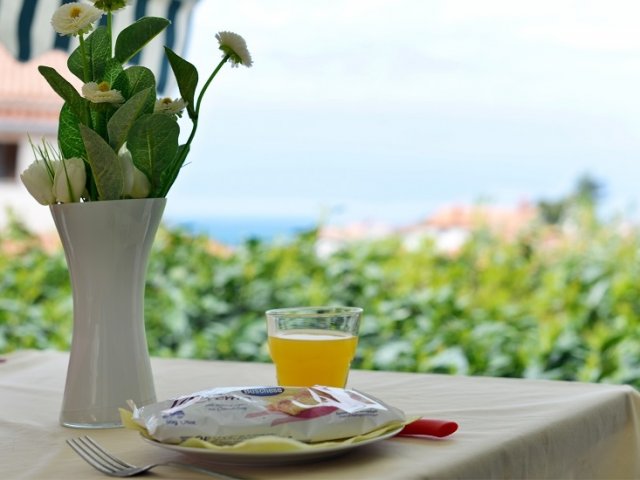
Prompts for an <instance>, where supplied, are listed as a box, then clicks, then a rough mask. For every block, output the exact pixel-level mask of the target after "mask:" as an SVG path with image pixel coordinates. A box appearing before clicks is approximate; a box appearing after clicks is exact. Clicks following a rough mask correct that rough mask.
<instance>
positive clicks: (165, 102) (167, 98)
mask: <svg viewBox="0 0 640 480" xmlns="http://www.w3.org/2000/svg"><path fill="white" fill-rule="evenodd" d="M161 102H162V103H163V104H164V105H169V104H170V103H171V102H173V100H171V99H170V98H169V97H165V98H163V99H162V100H161Z"/></svg>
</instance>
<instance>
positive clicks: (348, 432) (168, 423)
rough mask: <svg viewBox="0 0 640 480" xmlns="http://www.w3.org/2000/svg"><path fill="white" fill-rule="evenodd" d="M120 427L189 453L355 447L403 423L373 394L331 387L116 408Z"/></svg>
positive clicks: (238, 392) (215, 392)
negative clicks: (194, 450) (251, 448)
mask: <svg viewBox="0 0 640 480" xmlns="http://www.w3.org/2000/svg"><path fill="white" fill-rule="evenodd" d="M121 415H122V419H123V423H124V424H125V426H126V427H129V428H133V429H137V430H140V431H141V432H142V434H143V435H144V436H146V437H147V438H150V439H152V440H155V441H158V442H161V443H168V444H176V445H181V446H189V447H204V448H218V447H228V446H239V447H242V446H243V445H247V444H248V445H250V446H251V445H253V446H258V445H261V446H262V447H263V448H261V449H267V450H269V449H270V447H272V448H273V449H274V450H276V451H282V450H294V449H298V448H299V446H300V445H299V444H306V445H313V444H319V443H325V444H326V442H331V441H340V442H343V441H348V442H349V443H351V442H357V441H358V439H368V438H374V437H376V436H378V435H383V434H385V433H387V432H391V431H393V430H394V429H397V428H399V427H401V426H402V425H404V424H406V423H407V420H406V419H405V416H404V413H403V412H402V411H400V410H398V409H397V408H394V407H392V406H390V405H387V404H385V403H383V402H382V401H380V400H378V399H377V398H375V397H372V396H371V395H368V394H365V393H362V392H359V391H356V390H349V389H342V388H335V387H324V386H317V385H316V386H314V387H309V388H306V387H224V388H212V389H210V390H203V391H200V392H195V393H192V394H190V395H184V396H181V397H177V398H175V399H170V400H165V401H162V402H158V403H153V404H149V405H145V406H142V407H136V406H135V405H133V404H132V412H128V411H126V410H121Z"/></svg>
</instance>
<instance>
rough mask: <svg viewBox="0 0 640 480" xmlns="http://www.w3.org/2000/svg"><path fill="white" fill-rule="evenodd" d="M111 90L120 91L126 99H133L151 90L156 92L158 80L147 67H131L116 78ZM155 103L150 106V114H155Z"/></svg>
mask: <svg viewBox="0 0 640 480" xmlns="http://www.w3.org/2000/svg"><path fill="white" fill-rule="evenodd" d="M111 88H114V89H116V90H119V91H120V93H122V95H123V96H124V97H125V98H131V97H133V96H134V95H135V94H136V93H138V92H141V91H142V90H146V89H147V88H151V89H152V90H153V91H154V92H155V91H156V78H155V77H154V76H153V72H152V71H151V70H149V69H148V68H146V67H139V66H135V67H129V68H127V69H126V70H125V71H124V72H122V73H121V74H120V75H118V78H116V80H115V82H114V83H113V85H111ZM154 102H155V98H154V99H153V102H151V103H150V105H148V107H149V111H148V113H151V112H153V104H154Z"/></svg>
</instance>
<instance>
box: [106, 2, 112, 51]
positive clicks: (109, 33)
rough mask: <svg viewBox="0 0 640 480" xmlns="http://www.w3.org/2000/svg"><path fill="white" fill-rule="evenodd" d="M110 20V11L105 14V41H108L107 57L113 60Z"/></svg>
mask: <svg viewBox="0 0 640 480" xmlns="http://www.w3.org/2000/svg"><path fill="white" fill-rule="evenodd" d="M112 18H113V14H112V13H111V10H109V11H108V12H107V39H108V41H109V56H110V57H112V58H113V41H112V34H111V32H112V29H111V28H112V27H111V25H112Z"/></svg>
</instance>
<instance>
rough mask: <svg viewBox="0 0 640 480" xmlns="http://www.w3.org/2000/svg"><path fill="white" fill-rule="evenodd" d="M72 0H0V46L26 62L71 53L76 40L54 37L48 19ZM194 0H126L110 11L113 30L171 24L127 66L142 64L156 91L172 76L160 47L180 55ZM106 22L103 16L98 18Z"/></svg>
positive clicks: (162, 89)
mask: <svg viewBox="0 0 640 480" xmlns="http://www.w3.org/2000/svg"><path fill="white" fill-rule="evenodd" d="M72 1H73V0H0V43H2V44H3V45H4V46H5V47H6V48H7V50H9V52H10V53H11V54H13V56H14V57H15V58H17V59H18V60H20V61H23V62H24V61H28V60H31V59H32V58H35V57H38V56H39V55H41V54H43V53H45V52H47V51H49V50H53V49H59V50H65V51H67V52H69V53H70V52H72V51H73V50H74V49H75V48H76V47H77V46H78V39H77V38H76V37H63V36H60V35H58V34H57V33H56V32H55V31H54V30H53V28H52V27H51V17H52V15H53V13H54V11H55V10H56V9H57V8H58V7H59V6H60V5H62V4H65V3H71V2H72ZM197 1H198V0H130V1H129V5H128V6H127V7H126V8H124V9H123V10H118V11H117V12H114V15H113V30H114V35H117V34H118V33H119V32H120V31H121V30H122V29H123V28H125V27H126V26H128V25H130V24H131V23H133V22H134V21H136V20H137V19H139V18H141V17H144V16H153V17H164V18H167V19H168V20H169V21H170V22H171V24H170V25H169V27H167V29H166V30H165V31H164V32H162V33H161V34H160V35H158V37H156V38H155V39H154V40H153V41H152V42H150V43H149V44H148V45H147V46H146V47H145V48H144V49H143V51H142V52H141V54H139V55H137V56H136V57H134V58H133V59H132V61H131V64H134V65H144V66H145V67H147V68H149V69H151V70H152V71H153V73H154V74H155V75H156V80H157V86H158V92H160V93H163V92H167V91H168V90H169V89H171V88H172V87H173V76H172V75H171V69H170V67H169V63H168V61H167V60H166V58H165V56H164V49H163V46H164V45H166V46H167V47H169V48H171V49H172V50H173V51H175V52H176V53H178V54H180V55H184V51H185V48H186V45H187V41H188V36H189V26H190V19H191V12H192V9H193V7H194V5H195V4H196V2H197ZM102 22H104V23H106V16H103V17H102Z"/></svg>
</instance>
